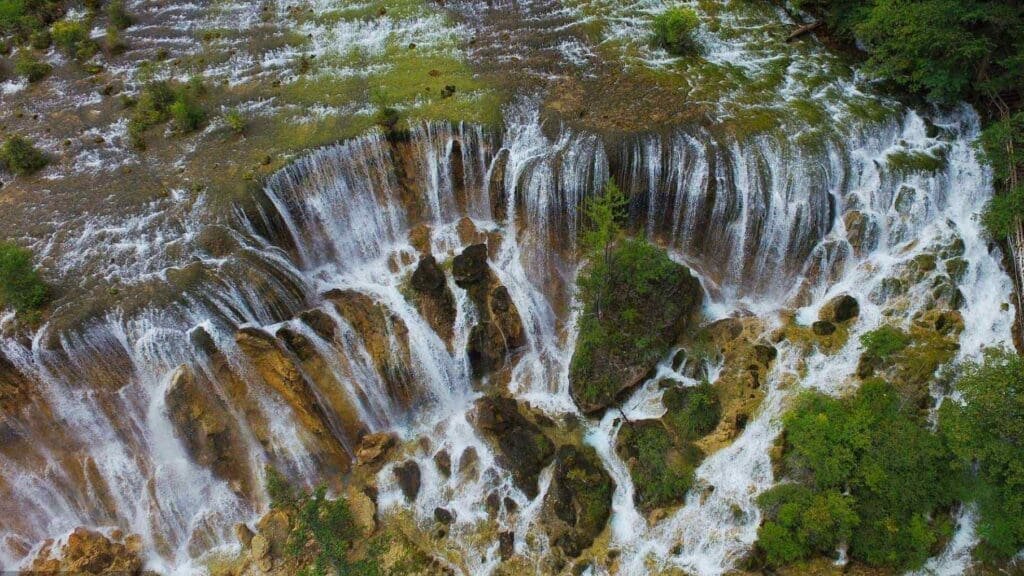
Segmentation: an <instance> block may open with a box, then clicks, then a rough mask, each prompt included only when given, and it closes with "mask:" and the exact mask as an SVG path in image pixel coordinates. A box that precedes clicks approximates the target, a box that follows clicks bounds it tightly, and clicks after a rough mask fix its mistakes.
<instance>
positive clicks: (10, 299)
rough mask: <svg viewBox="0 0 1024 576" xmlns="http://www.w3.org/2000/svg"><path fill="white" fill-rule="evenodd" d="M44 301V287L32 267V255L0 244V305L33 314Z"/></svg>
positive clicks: (9, 243)
mask: <svg viewBox="0 0 1024 576" xmlns="http://www.w3.org/2000/svg"><path fill="white" fill-rule="evenodd" d="M45 299H46V285H45V284H44V283H43V281H42V279H41V278H40V277H39V273H38V272H37V271H36V269H35V266H33V265H32V253H31V252H29V251H28V250H26V249H25V248H22V247H20V246H18V245H17V244H14V243H11V242H0V304H6V305H9V306H10V307H11V308H14V309H15V310H16V311H17V312H19V313H26V312H33V311H35V310H37V309H38V308H39V307H40V306H42V305H43V302H44V300H45Z"/></svg>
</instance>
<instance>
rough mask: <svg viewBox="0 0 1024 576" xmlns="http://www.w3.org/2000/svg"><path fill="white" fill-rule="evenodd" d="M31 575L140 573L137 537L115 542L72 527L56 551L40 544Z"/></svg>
mask: <svg viewBox="0 0 1024 576" xmlns="http://www.w3.org/2000/svg"><path fill="white" fill-rule="evenodd" d="M54 552H56V554H54ZM51 555H54V556H55V557H54V558H50V556H51ZM31 572H55V573H56V572H59V573H71V574H118V575H125V576H131V575H135V574H141V573H142V559H141V558H140V557H139V549H138V540H137V537H131V536H129V537H128V538H126V539H125V540H124V541H115V540H111V539H110V538H107V537H106V536H104V535H103V534H101V533H99V532H96V531H93V530H89V529H88V528H76V529H75V531H74V532H72V533H71V535H70V536H68V541H67V544H65V545H64V546H63V547H62V548H61V549H60V550H57V551H55V550H53V543H52V542H51V543H49V544H47V545H44V546H43V548H42V550H40V552H39V555H38V557H37V558H36V559H35V560H34V561H33V562H32V566H31V568H30V573H31Z"/></svg>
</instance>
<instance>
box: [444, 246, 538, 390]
mask: <svg viewBox="0 0 1024 576" xmlns="http://www.w3.org/2000/svg"><path fill="white" fill-rule="evenodd" d="M452 276H453V277H454V279H455V283H456V284H458V286H459V287H461V288H463V289H465V290H466V291H467V292H468V293H469V297H470V299H471V300H472V301H473V303H474V304H475V305H476V308H477V312H478V316H479V319H480V320H479V322H478V323H477V324H476V325H475V326H473V328H472V329H471V330H470V333H469V342H468V343H467V345H466V352H467V354H468V355H469V363H470V366H472V368H473V375H474V376H476V377H478V378H479V377H483V376H486V375H487V374H490V373H492V372H495V371H497V370H500V369H501V368H503V367H505V366H507V365H508V364H509V362H510V357H511V355H513V354H514V353H515V352H516V351H517V350H518V349H520V348H522V347H523V346H525V345H526V333H525V332H524V329H523V322H522V319H521V318H520V316H519V310H518V309H517V308H516V305H515V303H514V302H512V298H511V296H510V295H509V293H508V289H507V288H506V287H505V286H503V285H502V284H501V282H500V281H498V277H497V276H496V275H495V274H494V272H493V271H491V269H490V266H489V265H488V264H487V245H486V244H474V245H472V246H469V247H468V248H466V249H465V250H463V251H462V253H461V254H459V255H458V256H456V257H455V260H454V261H453V263H452Z"/></svg>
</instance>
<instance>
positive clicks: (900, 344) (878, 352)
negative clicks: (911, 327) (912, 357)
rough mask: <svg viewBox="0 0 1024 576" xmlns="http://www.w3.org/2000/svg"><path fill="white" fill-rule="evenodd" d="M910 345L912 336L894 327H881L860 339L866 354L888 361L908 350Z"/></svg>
mask: <svg viewBox="0 0 1024 576" xmlns="http://www.w3.org/2000/svg"><path fill="white" fill-rule="evenodd" d="M909 344H910V336H908V335H907V334H906V332H904V331H902V330H900V329H899V328H896V327H894V326H889V325H885V326H881V327H880V328H876V329H875V330H872V331H870V332H867V333H865V334H864V335H862V336H861V337H860V345H861V346H863V347H864V353H865V354H870V355H872V356H875V357H877V358H881V359H883V360H884V359H886V358H888V357H889V356H890V355H892V354H895V353H896V352H899V351H901V350H903V349H904V348H906V347H907V346H908V345H909Z"/></svg>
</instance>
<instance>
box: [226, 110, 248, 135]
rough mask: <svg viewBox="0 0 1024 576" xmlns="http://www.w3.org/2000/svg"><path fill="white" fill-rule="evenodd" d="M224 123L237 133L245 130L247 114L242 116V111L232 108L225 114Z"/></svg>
mask: <svg viewBox="0 0 1024 576" xmlns="http://www.w3.org/2000/svg"><path fill="white" fill-rule="evenodd" d="M224 123H225V124H227V125H228V128H230V129H231V131H232V132H234V133H235V134H241V133H242V132H245V124H246V122H245V116H242V113H241V112H239V111H238V110H231V111H230V112H228V113H227V114H225V115H224Z"/></svg>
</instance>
